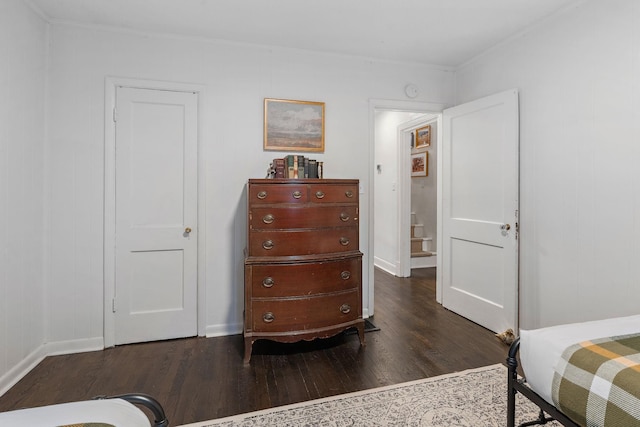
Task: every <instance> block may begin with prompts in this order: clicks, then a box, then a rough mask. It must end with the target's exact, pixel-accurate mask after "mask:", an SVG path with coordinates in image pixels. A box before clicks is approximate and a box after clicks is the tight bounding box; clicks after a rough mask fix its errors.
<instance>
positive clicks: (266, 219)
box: [262, 214, 275, 224]
mask: <svg viewBox="0 0 640 427" xmlns="http://www.w3.org/2000/svg"><path fill="white" fill-rule="evenodd" d="M274 219H275V217H274V216H273V215H272V214H266V215H265V216H263V217H262V222H264V223H265V224H271V223H272V222H273V220H274Z"/></svg>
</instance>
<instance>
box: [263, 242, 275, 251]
mask: <svg viewBox="0 0 640 427" xmlns="http://www.w3.org/2000/svg"><path fill="white" fill-rule="evenodd" d="M273 246H274V244H273V240H265V241H264V242H262V247H263V248H265V249H266V250H269V249H273Z"/></svg>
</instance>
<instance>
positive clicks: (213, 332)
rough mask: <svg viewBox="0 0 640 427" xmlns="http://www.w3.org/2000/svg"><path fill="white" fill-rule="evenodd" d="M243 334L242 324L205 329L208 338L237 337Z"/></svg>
mask: <svg viewBox="0 0 640 427" xmlns="http://www.w3.org/2000/svg"><path fill="white" fill-rule="evenodd" d="M242 332H243V325H242V323H230V324H226V325H210V326H207V327H206V328H205V336H206V337H207V338H213V337H226V336H228V335H237V334H241V333H242Z"/></svg>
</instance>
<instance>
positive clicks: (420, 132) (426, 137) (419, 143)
mask: <svg viewBox="0 0 640 427" xmlns="http://www.w3.org/2000/svg"><path fill="white" fill-rule="evenodd" d="M430 145H431V125H426V126H423V127H421V128H418V129H416V148H423V147H429V146H430Z"/></svg>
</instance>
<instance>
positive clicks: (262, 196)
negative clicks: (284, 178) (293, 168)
mask: <svg viewBox="0 0 640 427" xmlns="http://www.w3.org/2000/svg"><path fill="white" fill-rule="evenodd" d="M308 201H309V195H308V188H307V185H305V184H286V185H272V184H254V185H251V186H249V204H250V205H253V204H267V203H307V202H308Z"/></svg>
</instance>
